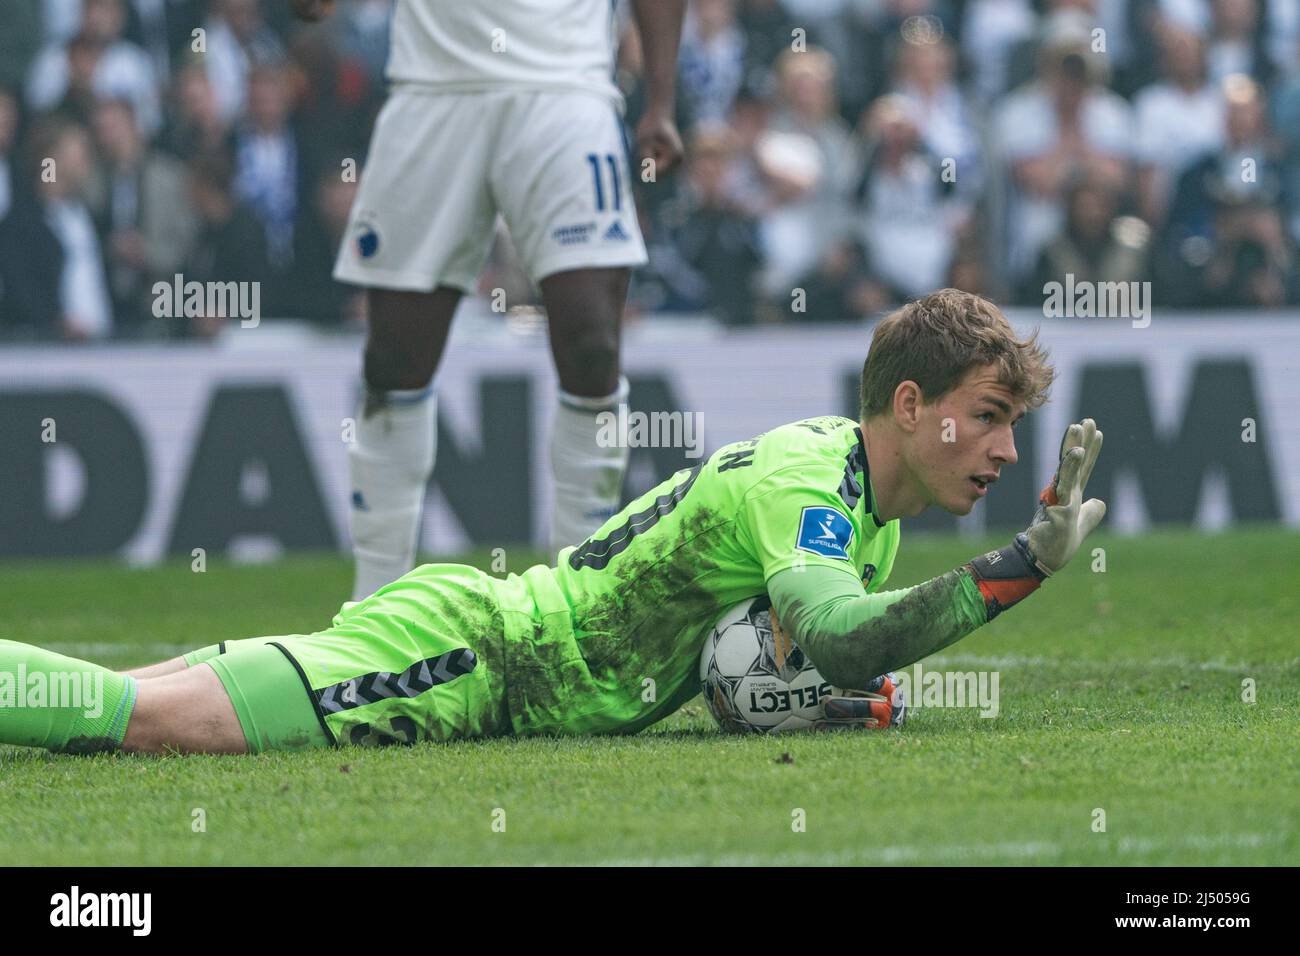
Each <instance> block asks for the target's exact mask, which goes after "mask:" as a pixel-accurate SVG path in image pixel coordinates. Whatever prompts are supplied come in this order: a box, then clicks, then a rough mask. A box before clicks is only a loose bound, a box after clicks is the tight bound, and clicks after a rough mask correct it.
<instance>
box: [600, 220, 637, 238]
mask: <svg viewBox="0 0 1300 956" xmlns="http://www.w3.org/2000/svg"><path fill="white" fill-rule="evenodd" d="M602 238H603V239H604V240H605V241H606V242H611V241H612V242H620V241H621V242H626V241H627V240H628V239H631V238H632V237H631V236H629V235H628V234H627V232H626V231H624V229H623V222H622V220H620V219H615V220H614V224H613V225H612V226H610V227H609V228H608V229H606V230H605V235H604V236H602Z"/></svg>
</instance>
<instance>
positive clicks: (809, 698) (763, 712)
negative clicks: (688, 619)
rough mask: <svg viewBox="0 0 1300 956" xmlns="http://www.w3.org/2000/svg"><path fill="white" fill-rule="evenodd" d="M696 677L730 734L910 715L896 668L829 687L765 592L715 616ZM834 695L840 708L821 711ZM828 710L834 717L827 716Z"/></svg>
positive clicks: (892, 721) (877, 722)
mask: <svg viewBox="0 0 1300 956" xmlns="http://www.w3.org/2000/svg"><path fill="white" fill-rule="evenodd" d="M699 683H701V691H702V692H703V695H705V702H706V704H707V705H708V713H711V714H712V715H714V719H715V721H718V724H719V726H720V727H722V728H723V730H724V731H729V732H733V734H775V732H783V731H792V730H820V728H827V727H862V728H866V727H898V726H901V724H902V722H904V721H905V719H906V715H907V701H906V700H905V697H904V693H902V689H901V688H900V687H898V678H896V676H894V675H893V674H884V675H881V676H879V678H874V679H872V680H871V682H868V684H867V687H866V688H863V689H862V691H844V689H841V688H836V687H832V685H831V683H829V682H827V680H824V679H823V678H822V675H820V674H818V671H816V669H815V667H814V666H813V662H811V661H809V659H807V657H805V654H803V652H802V650H800V648H798V646H797V645H796V644H794V641H792V640H790V639H789V636H788V635H787V633H785V632H784V631H783V630H781V627H780V623H779V622H777V623H775V624H774V618H772V602H771V600H770V598H768V597H767V596H766V594H764V596H762V597H754V598H750V600H749V601H745V602H742V604H738V605H736V606H735V607H732V609H731V610H729V611H727V613H725V614H724V615H723V617H722V618H720V619H719V620H718V623H716V624H714V628H712V631H710V633H708V639H707V640H706V641H705V649H703V652H702V653H701V656H699ZM832 696H833V697H836V701H835V708H836V709H837V713H836V711H835V710H832V711H823V706H822V705H823V701H826V698H827V697H832ZM845 706H848V708H849V709H850V713H845V710H844V708H845ZM858 708H867V709H868V713H867V714H863V713H861V711H859V710H857V709H858ZM828 715H833V717H835V718H837V719H835V721H828V719H827V718H828Z"/></svg>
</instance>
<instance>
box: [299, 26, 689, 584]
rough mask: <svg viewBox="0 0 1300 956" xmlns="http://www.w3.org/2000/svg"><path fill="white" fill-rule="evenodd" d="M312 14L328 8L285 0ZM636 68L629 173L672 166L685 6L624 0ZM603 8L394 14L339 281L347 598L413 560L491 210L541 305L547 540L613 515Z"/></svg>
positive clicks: (626, 201) (615, 334)
mask: <svg viewBox="0 0 1300 956" xmlns="http://www.w3.org/2000/svg"><path fill="white" fill-rule="evenodd" d="M290 2H291V5H292V7H293V9H294V12H295V13H296V14H297V15H298V16H299V17H301V18H302V19H304V20H313V21H314V20H320V19H322V18H324V17H325V16H327V15H328V14H329V13H330V12H331V10H332V8H333V5H334V4H333V0H290ZM631 3H632V9H633V16H634V18H635V21H636V24H637V27H638V29H639V31H640V35H641V45H642V50H643V59H644V63H645V82H646V110H645V113H644V115H643V116H642V118H641V120H640V122H639V123H638V124H637V129H636V140H637V142H636V148H637V158H638V160H644V159H650V160H652V161H653V163H654V172H655V174H656V176H657V175H658V174H661V173H663V172H665V171H666V170H668V169H669V168H671V167H672V165H673V164H674V163H676V162H677V160H678V159H679V158H680V156H681V149H682V147H681V139H680V137H679V135H678V132H677V129H676V126H675V125H674V122H673V112H674V97H675V77H676V67H677V47H678V42H679V39H680V35H681V24H682V14H683V8H684V7H685V0H631ZM615 5H616V4H615V0H396V6H395V10H394V14H393V23H392V31H391V37H392V39H391V47H390V51H389V61H388V70H387V77H388V80H389V81H390V83H391V89H390V91H389V96H388V100H387V102H386V103H385V104H384V107H383V109H382V110H381V112H380V114H379V117H378V119H377V120H376V123H375V129H374V132H373V134H372V137H371V141H370V150H369V155H368V158H367V161H366V166H365V172H364V174H363V176H362V177H361V187H360V190H359V192H358V194H357V197H356V201H355V203H354V205H353V207H352V212H351V217H350V220H349V223H348V231H347V234H346V237H347V238H346V241H345V242H344V243H343V246H342V248H341V249H340V250H339V254H338V260H337V262H336V264H335V268H334V277H335V278H336V279H339V280H341V281H344V282H349V283H353V284H356V285H361V286H364V287H365V288H366V296H367V300H368V311H369V317H370V318H369V335H368V338H367V341H366V348H365V362H364V370H365V371H364V375H365V386H366V387H365V393H366V397H365V401H364V407H363V408H362V409H361V413H360V415H359V416H358V424H357V430H356V441H355V442H354V443H353V444H352V445H351V446H349V451H348V457H349V464H350V468H351V475H352V510H351V515H352V522H351V525H352V538H353V551H354V554H355V557H356V582H355V585H354V589H353V591H354V593H353V596H354V597H355V598H357V599H360V598H362V597H365V596H367V595H369V594H371V593H373V592H374V591H375V590H377V589H378V588H380V587H382V586H383V585H385V584H387V583H389V582H390V581H393V580H395V579H397V578H398V577H400V576H401V575H403V574H405V573H406V572H407V571H409V570H410V569H411V568H412V567H413V566H414V563H415V551H416V546H417V543H418V537H419V529H420V520H421V510H422V505H423V501H424V490H425V485H426V484H427V482H428V479H429V477H430V475H431V474H432V472H433V463H434V450H435V423H436V412H435V402H436V398H435V396H434V395H433V392H432V387H431V381H432V379H433V375H434V372H435V371H436V369H437V367H438V362H439V360H440V358H441V356H442V352H443V347H444V346H445V344H446V341H447V333H448V331H449V329H450V327H451V321H452V316H453V314H454V313H455V311H456V306H457V304H458V303H459V301H460V297H461V296H462V295H463V294H464V293H466V292H472V291H473V289H474V284H475V281H476V279H477V278H478V275H479V273H480V272H481V270H482V268H483V265H484V263H485V261H486V259H487V256H488V254H489V252H490V248H491V244H492V238H493V225H494V222H495V218H496V216H497V214H498V213H500V215H501V216H502V218H503V219H504V220H505V223H506V225H507V227H508V228H509V230H510V235H511V238H512V240H513V242H514V244H515V247H516V249H517V250H518V252H519V256H520V258H521V259H522V262H523V266H524V268H525V270H526V271H527V273H528V276H529V278H530V279H531V280H532V281H533V282H534V283H536V284H537V285H538V286H539V287H540V289H541V293H542V298H543V301H544V303H545V305H546V312H547V316H548V322H549V328H550V341H551V352H552V354H553V356H554V358H555V366H556V372H557V373H558V378H559V395H558V403H559V405H558V409H557V411H556V416H555V426H554V430H553V432H552V435H551V449H550V451H551V464H552V469H553V473H554V481H555V503H554V510H553V530H552V546H553V549H558V548H560V547H562V546H564V545H569V544H576V543H578V542H580V541H582V540H583V539H584V538H586V537H587V536H588V535H590V534H591V533H592V532H593V531H595V530H596V529H597V528H598V527H599V526H600V525H601V524H602V523H604V521H605V519H606V518H608V517H609V516H610V515H612V514H614V513H615V512H616V511H617V510H618V507H619V494H620V491H621V488H622V484H623V474H624V472H625V471H626V468H627V448H626V443H624V442H618V443H616V444H617V446H618V447H605V446H607V445H608V444H609V443H608V442H604V443H600V442H598V441H597V432H598V427H597V416H598V415H599V414H600V413H601V412H602V411H607V410H615V409H617V407H618V405H619V403H620V402H622V401H625V400H626V397H627V387H628V386H627V380H626V378H624V377H623V376H622V374H621V372H620V367H619V342H620V326H621V323H622V318H623V307H624V303H625V301H626V298H627V286H628V279H629V276H630V274H631V269H632V267H633V266H638V265H641V264H643V263H644V262H645V261H646V254H645V244H644V243H643V241H642V239H641V232H640V229H639V228H638V225H637V217H636V209H635V206H634V203H633V198H632V188H631V177H632V175H633V173H634V172H637V173H639V171H640V166H639V165H638V166H637V167H636V169H632V168H630V167H629V157H628V155H627V149H626V139H625V137H624V134H623V125H622V110H623V100H622V96H621V95H620V93H619V91H618V89H617V87H615V85H614V83H613V79H612V77H613V72H614V55H615V43H616V36H615Z"/></svg>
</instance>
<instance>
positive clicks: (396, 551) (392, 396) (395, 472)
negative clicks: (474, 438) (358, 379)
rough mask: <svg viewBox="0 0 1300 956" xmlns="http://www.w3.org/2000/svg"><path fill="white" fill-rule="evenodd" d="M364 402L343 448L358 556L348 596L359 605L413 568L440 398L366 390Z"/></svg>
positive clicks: (428, 391)
mask: <svg viewBox="0 0 1300 956" xmlns="http://www.w3.org/2000/svg"><path fill="white" fill-rule="evenodd" d="M363 403H364V405H365V406H367V407H363V409H362V411H361V413H360V414H359V415H358V416H357V432H356V438H357V440H356V441H355V442H353V443H352V444H351V445H350V446H349V447H348V466H349V469H350V471H351V473H352V511H351V515H352V521H351V525H352V553H353V555H354V556H355V558H356V583H355V585H354V586H353V590H352V598H353V600H356V601H360V600H361V599H362V598H365V597H369V596H370V595H371V594H373V593H374V592H375V591H377V590H379V589H380V588H381V587H383V586H384V585H385V584H388V583H390V582H392V581H396V580H397V579H398V578H400V577H401V576H402V575H403V574H405V573H406V572H407V571H410V570H411V568H413V567H414V566H415V549H416V545H417V544H418V543H419V536H420V517H421V513H422V510H423V505H424V491H425V487H426V486H427V485H428V483H429V476H430V475H432V474H433V456H434V449H435V447H436V440H437V439H436V434H435V431H436V427H437V399H436V398H435V397H434V395H433V389H432V387H429V388H418V389H410V390H391V391H387V392H374V391H373V390H370V389H367V391H366V397H365V398H363ZM370 406H377V407H373V408H371V407H370ZM367 412H369V414H367Z"/></svg>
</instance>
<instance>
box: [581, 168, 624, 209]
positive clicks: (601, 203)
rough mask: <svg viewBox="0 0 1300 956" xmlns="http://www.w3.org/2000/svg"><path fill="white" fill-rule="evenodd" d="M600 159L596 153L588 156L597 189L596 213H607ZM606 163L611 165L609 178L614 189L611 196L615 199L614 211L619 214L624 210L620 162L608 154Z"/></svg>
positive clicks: (593, 182) (592, 179)
mask: <svg viewBox="0 0 1300 956" xmlns="http://www.w3.org/2000/svg"><path fill="white" fill-rule="evenodd" d="M600 159H601V158H600V157H599V156H598V155H596V154H595V153H588V154H587V163H588V165H590V166H591V182H592V185H593V186H595V188H596V212H604V211H605V187H604V184H603V183H602V182H601V175H600ZM605 162H606V163H607V164H608V165H609V178H610V180H611V183H610V185H611V187H612V192H611V195H612V196H613V197H614V211H615V212H618V211H619V210H621V209H622V208H623V190H622V188H621V186H622V184H621V183H620V182H619V179H618V160H616V159H615V158H614V154H613V153H606V154H605Z"/></svg>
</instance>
